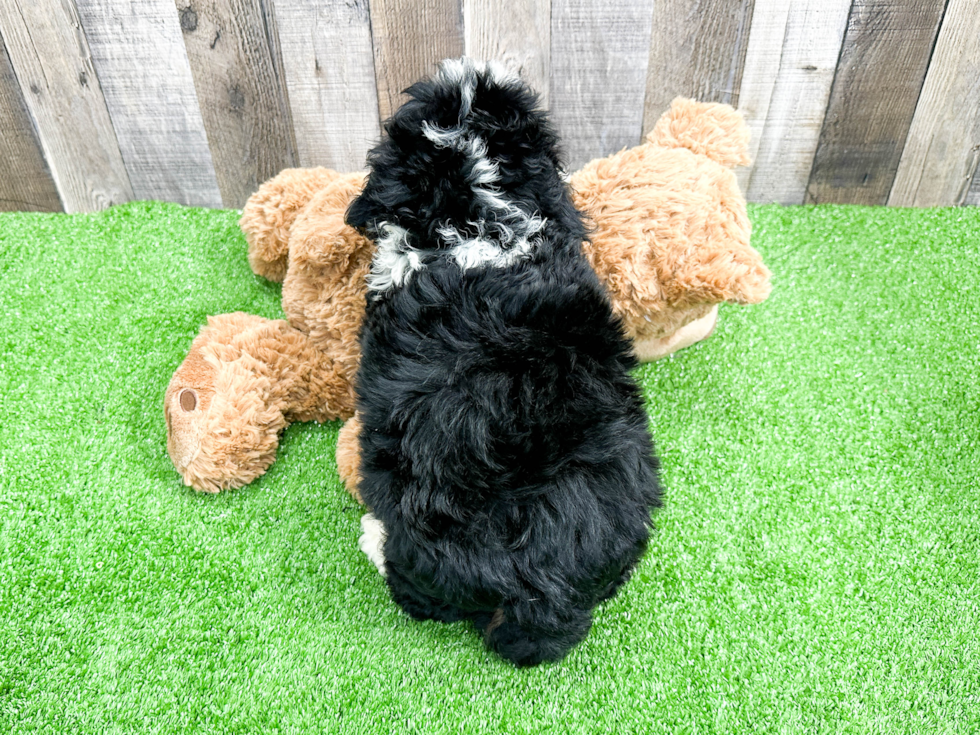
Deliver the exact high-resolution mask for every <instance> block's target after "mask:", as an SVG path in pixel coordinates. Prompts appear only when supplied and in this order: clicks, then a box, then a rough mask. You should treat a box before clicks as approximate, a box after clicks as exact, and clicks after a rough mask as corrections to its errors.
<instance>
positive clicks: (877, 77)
mask: <svg viewBox="0 0 980 735" xmlns="http://www.w3.org/2000/svg"><path fill="white" fill-rule="evenodd" d="M945 4H946V2H945V0H854V4H853V5H852V6H851V15H850V18H849V19H848V22H847V32H846V34H845V36H844V45H843V49H842V51H841V56H840V61H839V63H838V64H837V73H836V75H835V77H834V85H833V89H832V90H831V93H830V102H829V104H828V107H827V114H826V117H825V119H824V123H823V128H822V130H821V131H820V142H819V144H818V145H817V152H816V156H815V158H814V161H813V168H812V170H811V172H810V181H809V184H808V186H807V193H806V201H807V203H810V204H819V203H821V202H837V203H841V204H877V205H882V204H885V203H886V202H887V201H888V194H889V192H890V191H891V188H892V183H893V182H894V181H895V172H896V171H897V170H898V162H899V160H900V159H901V157H902V149H903V148H904V147H905V139H906V137H907V136H908V132H909V127H910V126H911V124H912V116H913V115H914V114H915V102H916V100H917V99H918V97H919V92H920V90H921V89H922V83H923V81H924V80H925V76H926V69H927V68H928V67H929V57H930V56H931V54H932V48H933V44H934V43H935V40H936V34H937V33H938V31H939V23H940V21H941V20H942V16H943V9H944V7H945Z"/></svg>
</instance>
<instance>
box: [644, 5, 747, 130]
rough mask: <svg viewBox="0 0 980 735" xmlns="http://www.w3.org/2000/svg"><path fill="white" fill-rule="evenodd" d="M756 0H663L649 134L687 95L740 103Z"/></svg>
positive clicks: (657, 19)
mask: <svg viewBox="0 0 980 735" xmlns="http://www.w3.org/2000/svg"><path fill="white" fill-rule="evenodd" d="M752 6H753V0H661V2H657V3H656V5H655V6H654V16H653V37H652V38H651V40H650V63H649V69H648V71H647V88H646V102H645V104H644V111H643V130H644V131H647V130H650V129H652V128H653V126H654V125H655V124H656V122H657V120H658V119H659V118H660V116H661V115H662V114H663V113H664V112H666V111H667V108H669V107H670V103H671V101H672V100H673V99H674V97H676V96H678V95H682V96H684V97H692V98H694V99H696V100H699V101H701V102H724V103H725V104H729V105H736V106H737V105H738V92H739V87H740V86H741V82H742V69H743V66H744V64H745V52H746V48H747V45H748V39H749V25H750V23H751V21H752Z"/></svg>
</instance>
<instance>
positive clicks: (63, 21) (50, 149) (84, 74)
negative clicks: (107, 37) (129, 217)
mask: <svg viewBox="0 0 980 735" xmlns="http://www.w3.org/2000/svg"><path fill="white" fill-rule="evenodd" d="M0 36H2V37H3V40H4V43H5V44H6V46H7V51H8V53H9V54H10V61H11V64H12V66H13V69H14V72H15V73H16V76H17V79H18V81H19V82H20V86H21V90H22V91H23V94H24V100H25V102H26V104H27V108H28V109H29V110H30V113H31V117H32V119H33V120H34V121H35V124H36V126H37V131H38V138H39V140H40V143H41V147H42V149H43V150H44V153H45V158H46V160H47V162H48V166H49V167H50V170H51V174H52V178H53V179H54V182H55V185H56V186H57V188H58V192H59V195H60V197H61V201H62V203H63V204H64V207H65V210H66V211H68V212H91V211H96V210H99V209H104V208H105V207H108V206H111V205H113V204H118V203H120V202H125V201H128V200H130V199H132V198H133V190H132V188H131V187H130V184H129V177H128V176H127V174H126V167H125V166H124V165H123V160H122V155H121V154H120V152H119V144H118V143H117V142H116V136H115V133H114V132H113V130H112V123H111V122H110V119H109V112H108V111H107V109H106V104H105V98H104V97H103V95H102V90H101V88H100V87H99V81H98V78H97V77H96V74H95V69H94V67H93V66H92V57H91V53H90V52H89V47H88V43H87V42H86V40H85V34H84V33H83V32H82V28H81V23H80V22H79V19H78V14H77V12H76V10H75V5H74V3H73V2H70V1H67V2H63V1H62V0H4V1H3V2H0Z"/></svg>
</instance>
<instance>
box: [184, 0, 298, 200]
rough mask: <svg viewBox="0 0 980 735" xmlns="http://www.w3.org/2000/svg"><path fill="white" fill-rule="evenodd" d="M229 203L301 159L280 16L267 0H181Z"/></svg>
mask: <svg viewBox="0 0 980 735" xmlns="http://www.w3.org/2000/svg"><path fill="white" fill-rule="evenodd" d="M176 5H177V12H178V16H179V19H180V28H181V30H182V31H183V34H184V43H185V45H186V48H187V56H188V59H189V61H190V66H191V72H192V74H193V76H194V87H195V89H196V92H197V100H198V103H199V105H200V109H201V116H202V118H203V119H204V127H205V130H207V135H208V143H209V145H210V148H211V158H212V160H213V161H214V170H215V174H216V176H217V178H218V187H219V188H220V190H221V199H222V202H223V203H224V205H225V206H226V207H235V208H238V207H241V206H242V205H243V204H244V203H245V200H246V199H247V198H248V196H249V195H250V194H251V193H252V192H254V191H255V190H256V189H257V188H258V187H259V185H260V184H261V183H262V182H264V181H266V180H267V179H269V178H272V177H273V176H275V175H276V174H278V173H279V172H280V171H281V170H282V169H284V168H289V167H291V166H296V165H297V157H296V142H295V139H294V137H293V127H292V120H291V117H290V112H289V105H288V102H287V98H286V84H285V80H284V79H283V75H282V64H281V62H280V59H279V49H278V38H277V36H276V33H275V18H274V17H273V16H272V13H271V11H269V10H267V8H266V6H265V5H264V4H263V2H262V0H176Z"/></svg>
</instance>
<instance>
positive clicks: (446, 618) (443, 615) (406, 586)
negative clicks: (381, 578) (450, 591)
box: [387, 564, 466, 623]
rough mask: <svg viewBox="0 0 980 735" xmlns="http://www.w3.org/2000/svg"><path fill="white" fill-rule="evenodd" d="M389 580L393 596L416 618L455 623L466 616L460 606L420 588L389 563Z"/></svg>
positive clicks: (389, 587) (403, 608)
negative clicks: (457, 606) (455, 605)
mask: <svg viewBox="0 0 980 735" xmlns="http://www.w3.org/2000/svg"><path fill="white" fill-rule="evenodd" d="M387 581H388V589H389V590H390V591H391V598H392V599H393V600H394V601H395V602H396V603H398V605H399V606H400V607H401V609H402V610H404V611H405V612H406V613H408V614H409V615H410V616H411V617H413V618H415V619H416V620H438V621H440V622H443V623H454V622H456V621H457V620H462V619H463V618H465V617H466V615H465V614H464V613H463V611H462V610H460V609H459V608H456V607H454V606H453V605H450V604H449V603H447V602H445V601H444V600H440V599H438V598H436V597H432V596H431V595H428V594H426V593H425V592H423V591H421V590H420V589H418V588H417V587H416V586H415V585H414V584H413V583H412V581H411V580H410V579H409V578H408V577H405V576H403V575H402V574H401V573H400V572H399V571H398V569H397V568H396V567H394V566H392V565H390V564H389V565H388V575H387Z"/></svg>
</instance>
